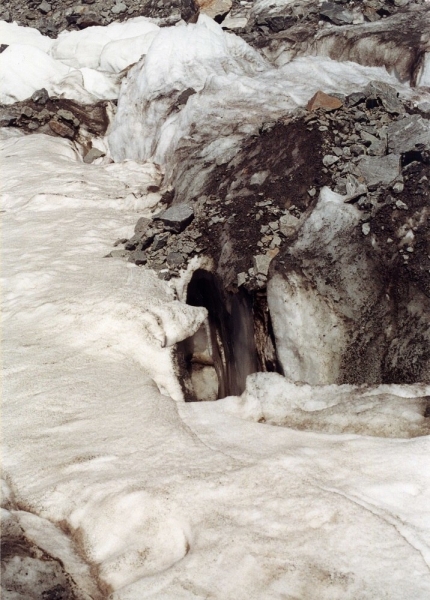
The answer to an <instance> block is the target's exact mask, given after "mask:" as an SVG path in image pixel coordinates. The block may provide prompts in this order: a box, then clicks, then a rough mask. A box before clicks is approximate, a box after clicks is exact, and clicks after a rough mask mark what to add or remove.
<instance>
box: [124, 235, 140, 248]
mask: <svg viewBox="0 0 430 600" xmlns="http://www.w3.org/2000/svg"><path fill="white" fill-rule="evenodd" d="M141 241H142V237H141V236H140V235H139V234H138V233H135V234H134V235H133V236H132V237H131V238H130V239H129V240H128V241H127V242H126V244H125V249H126V250H135V249H136V248H137V246H139V245H140V243H141Z"/></svg>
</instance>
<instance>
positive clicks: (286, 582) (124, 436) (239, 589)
mask: <svg viewBox="0 0 430 600" xmlns="http://www.w3.org/2000/svg"><path fill="white" fill-rule="evenodd" d="M3 137H4V138H6V139H5V140H3V143H2V146H3V157H2V165H3V172H4V183H3V185H4V203H3V206H4V211H5V212H4V213H3V219H4V226H3V243H4V266H3V274H4V276H5V277H6V282H5V284H4V313H3V314H4V317H3V327H4V336H5V340H6V341H5V347H4V348H5V364H4V369H5V375H6V386H5V390H4V395H5V401H4V407H3V426H4V438H5V451H4V472H5V476H6V477H7V478H8V480H9V482H10V484H11V486H12V488H13V490H14V493H15V496H16V499H17V501H18V503H19V504H20V505H21V506H22V505H24V506H25V507H26V510H27V511H30V512H33V513H35V514H36V515H38V516H40V517H41V518H44V519H48V520H49V521H51V522H52V523H54V524H57V525H60V524H61V527H62V528H66V529H67V530H68V531H69V532H70V535H71V537H72V540H74V542H75V543H76V544H77V545H78V548H79V551H80V553H81V555H83V557H84V558H85V559H86V560H87V561H88V562H89V563H90V564H92V565H93V566H94V567H95V570H94V571H93V572H95V573H97V576H98V578H99V581H100V583H101V584H102V586H103V589H104V592H103V594H102V596H101V597H107V595H109V592H111V595H110V596H109V597H111V598H114V599H116V600H120V599H121V600H126V599H127V600H132V599H133V600H140V599H142V598H163V599H169V598H171V599H172V600H173V599H178V598H202V599H203V598H207V597H213V598H219V599H225V598H235V599H243V600H245V599H246V600H248V599H250V598H251V599H261V598H267V599H271V598H273V599H279V598H303V599H304V598H306V599H308V598H310V599H315V600H317V599H318V600H321V599H323V600H324V599H326V600H332V599H336V598H339V600H340V599H342V600H344V599H351V600H352V599H354V600H357V599H359V600H361V599H363V600H364V599H366V600H367V599H369V600H370V599H372V600H376V599H378V600H379V599H380V598H382V597H384V595H385V596H386V597H389V598H390V599H393V600H397V599H398V600H404V598H406V597H410V598H414V600H421V599H422V600H424V599H426V598H428V595H429V593H430V575H429V562H430V548H429V539H430V538H429V529H430V514H429V507H430V498H429V490H430V473H429V470H428V468H427V462H428V461H427V456H428V451H429V439H428V438H426V437H418V438H414V439H406V440H405V439H383V438H381V437H369V435H367V434H366V433H372V432H369V430H368V429H366V427H365V426H364V429H363V432H364V435H351V434H349V435H345V434H344V435H340V434H332V435H327V434H324V433H315V432H305V431H295V430H294V429H288V428H285V427H276V426H272V425H268V424H262V423H258V422H250V421H247V420H244V416H245V417H246V415H244V414H243V413H242V414H238V413H237V409H236V415H235V414H232V410H233V409H232V404H233V405H237V404H238V402H239V405H240V400H239V399H236V400H235V399H226V400H225V401H221V402H217V403H210V402H209V403H200V404H184V403H182V401H181V392H180V389H179V386H178V383H177V380H176V378H175V376H174V373H173V365H172V359H171V348H172V344H173V343H174V342H175V341H177V340H179V339H182V338H183V337H185V336H187V335H190V334H191V333H192V332H193V331H195V330H196V329H197V328H198V326H199V324H200V323H201V322H202V320H203V318H204V316H205V315H204V311H203V310H201V309H198V308H192V307H189V306H186V305H184V304H182V303H180V302H179V301H177V300H175V293H174V290H172V289H171V288H170V287H169V286H168V285H167V284H166V283H165V282H161V281H160V280H158V279H157V278H156V277H155V276H154V275H153V274H152V272H149V271H147V270H145V269H140V268H137V267H135V266H131V265H128V264H127V263H124V262H122V261H120V260H117V259H105V258H103V256H104V255H105V254H106V253H107V252H108V251H109V250H110V247H111V243H112V239H113V238H114V237H116V236H118V235H119V236H120V235H127V234H129V232H130V230H131V228H132V226H133V224H134V222H135V220H136V217H137V216H138V215H141V214H145V210H146V211H148V210H149V209H146V208H145V207H147V206H150V205H153V203H154V198H152V197H151V196H150V195H147V194H146V189H147V187H148V185H150V184H151V183H153V184H154V183H156V184H157V183H159V182H160V172H159V169H157V167H156V166H154V165H153V164H144V165H138V164H136V163H132V162H126V163H123V164H110V165H97V166H94V165H85V164H84V163H82V162H81V159H80V155H79V153H78V152H77V150H76V148H74V146H73V144H72V143H70V142H68V141H65V140H58V139H54V138H50V137H47V136H43V135H32V136H28V137H25V136H16V135H13V136H9V135H7V134H5V135H4V136H3ZM131 194H133V201H131V200H130V195H131ZM137 209H138V210H137ZM146 214H147V213H146ZM254 377H255V376H254ZM259 377H263V379H262V380H261V382H259V383H258V385H259V386H260V388H261V389H263V392H264V393H263V395H264V396H266V397H270V396H271V397H272V398H273V402H272V405H273V406H275V407H276V406H277V405H278V411H279V398H282V397H283V394H285V391H284V392H282V393H280V389H281V388H282V389H285V386H286V385H287V383H286V382H285V384H283V383H280V384H276V385H274V384H273V382H269V385H267V384H265V382H264V375H262V374H261V375H260V376H259ZM281 379H282V378H281ZM257 381H258V380H257ZM250 385H251V384H250ZM253 385H254V384H253ZM288 385H289V387H288V386H287V387H288V394H289V395H291V396H292V397H293V398H294V397H295V398H296V400H295V401H294V402H295V404H296V405H300V402H302V405H303V400H301V399H303V390H302V388H301V387H300V386H299V387H297V390H296V391H295V387H294V385H293V384H288ZM405 387H406V388H408V389H406V390H404V391H402V387H401V386H397V388H396V389H394V390H393V389H390V390H387V389H381V390H378V389H373V390H370V391H369V390H368V391H367V392H366V394H367V396H372V395H373V396H375V395H377V394H383V393H391V394H392V395H395V396H397V397H398V398H402V397H403V398H404V397H406V398H407V397H412V398H413V397H415V396H419V394H420V393H421V390H420V389H419V388H418V387H417V388H414V389H411V388H413V386H405ZM382 388H384V386H382ZM264 390H265V391H264ZM306 390H307V398H308V399H307V400H306V402H307V404H306V407H307V409H308V410H309V409H314V410H315V409H317V408H322V407H324V406H325V407H327V406H328V405H330V404H331V405H333V404H335V403H336V402H338V400H336V398H338V397H339V395H340V394H342V393H343V394H344V395H345V390H344V389H343V390H340V391H337V390H336V386H329V388H327V389H324V390H323V394H321V393H319V394H318V392H317V391H316V392H314V393H312V390H311V391H309V390H310V386H307V388H306ZM278 392H279V393H278ZM346 392H348V393H349V396H348V401H349V402H350V403H352V404H354V402H355V404H357V402H360V401H361V402H363V393H362V391H360V390H358V391H356V390H354V388H352V387H351V388H350V389H348V390H346ZM330 395H332V396H333V399H332V400H331V401H330ZM347 395H348V394H347ZM305 396H306V394H305ZM277 400H278V402H277ZM344 400H345V398H344ZM309 402H314V404H313V405H312V404H311V405H309ZM315 402H319V403H320V404H316V405H315ZM321 402H325V405H324V404H323V405H321ZM403 402H404V404H405V406H404V410H405V411H406V410H407V409H408V411H409V413H408V414H409V415H410V418H413V415H414V406H415V405H414V403H413V402H412V403H411V404H410V405H409V408H408V404H407V402H406V401H405V400H403ZM273 403H274V404H273ZM267 406H268V405H267ZM286 408H288V405H286ZM270 410H271V411H272V413H273V410H274V408H272V409H270ZM285 410H286V409H285V407H284V413H285ZM233 412H234V411H233ZM356 412H357V411H355V413H354V412H353V413H352V416H351V419H350V424H351V423H352V424H353V423H354V421H355V420H356ZM350 414H351V413H350ZM347 415H348V413H346V416H345V415H344V416H343V419H344V421H345V420H346V421H348V417H347ZM267 416H268V413H267V407H266V417H267ZM278 416H279V415H278ZM371 417H374V415H371ZM388 417H389V415H388ZM251 418H253V417H252V415H251ZM370 420H371V418H369V419H368V421H369V422H370ZM374 433H375V432H373V435H374ZM27 521H28V519H27ZM25 523H26V521H25V519H24V521H22V522H21V524H22V525H23V526H25ZM30 533H31V532H30ZM46 536H47V537H48V538H49V530H48V529H47V530H46V532H45V538H46ZM53 539H54V540H55V539H56V537H55V536H54V534H53ZM44 543H45V545H47V547H49V543H48V542H47V540H46V539H45V541H44ZM52 545H53V543H51V546H52ZM54 545H55V544H54ZM59 552H60V550H59ZM63 552H67V546H66V545H65V546H64V549H63ZM66 563H67V564H68V565H70V567H69V568H70V569H73V564H74V562H73V560H72V557H69V560H68V561H66ZM78 574H79V577H80V579H81V580H82V577H84V573H83V572H82V569H81V568H80V567H79V573H78ZM72 575H73V571H72Z"/></svg>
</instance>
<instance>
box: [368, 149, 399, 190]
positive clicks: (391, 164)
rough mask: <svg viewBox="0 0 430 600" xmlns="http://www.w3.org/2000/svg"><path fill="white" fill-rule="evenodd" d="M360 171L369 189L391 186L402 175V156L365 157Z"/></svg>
mask: <svg viewBox="0 0 430 600" xmlns="http://www.w3.org/2000/svg"><path fill="white" fill-rule="evenodd" d="M358 170H359V171H360V173H361V175H362V177H363V179H364V180H365V182H366V184H367V185H368V186H369V187H372V186H378V185H389V184H390V183H391V182H392V181H394V179H396V177H397V176H398V175H399V173H400V155H399V154H389V155H388V156H363V157H362V158H361V159H360V161H359V163H358Z"/></svg>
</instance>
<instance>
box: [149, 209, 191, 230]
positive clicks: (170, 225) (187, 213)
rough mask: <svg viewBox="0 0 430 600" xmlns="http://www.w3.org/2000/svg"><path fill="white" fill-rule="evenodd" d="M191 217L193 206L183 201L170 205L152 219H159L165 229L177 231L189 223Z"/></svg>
mask: <svg viewBox="0 0 430 600" xmlns="http://www.w3.org/2000/svg"><path fill="white" fill-rule="evenodd" d="M193 218H194V210H193V208H192V207H191V206H189V205H188V204H185V203H183V204H176V205H175V206H171V207H170V208H168V209H167V210H165V211H164V212H162V213H161V214H159V215H157V216H156V217H154V220H158V221H161V222H162V223H163V224H164V226H165V227H166V228H167V229H169V230H171V231H175V232H176V233H179V232H181V231H183V230H184V229H185V228H186V227H187V226H188V225H189V224H190V223H191V221H192V220H193Z"/></svg>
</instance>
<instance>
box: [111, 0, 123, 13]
mask: <svg viewBox="0 0 430 600" xmlns="http://www.w3.org/2000/svg"><path fill="white" fill-rule="evenodd" d="M126 10H127V5H126V4H124V2H117V4H114V6H112V8H111V9H110V11H111V13H113V14H114V15H119V14H121V13H123V12H125V11H126Z"/></svg>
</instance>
